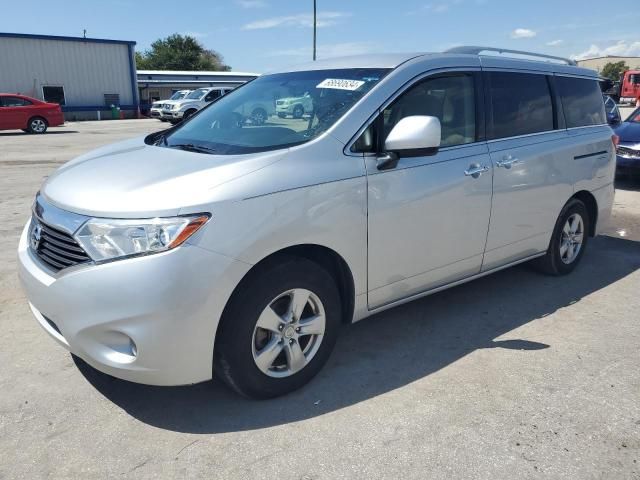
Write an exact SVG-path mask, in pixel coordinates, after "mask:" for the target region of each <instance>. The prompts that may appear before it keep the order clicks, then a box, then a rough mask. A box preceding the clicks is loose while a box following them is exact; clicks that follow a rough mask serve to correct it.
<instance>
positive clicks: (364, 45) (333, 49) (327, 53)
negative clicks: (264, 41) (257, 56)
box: [270, 42, 377, 59]
mask: <svg viewBox="0 0 640 480" xmlns="http://www.w3.org/2000/svg"><path fill="white" fill-rule="evenodd" d="M375 51H377V47H376V45H374V44H372V43H368V42H345V43H332V44H325V45H318V50H317V53H318V58H331V57H343V56H345V57H346V56H349V55H362V54H364V53H372V52H375ZM311 53H312V52H311V47H300V48H289V49H285V50H276V51H275V52H271V53H270V55H271V56H278V57H280V56H285V57H308V58H309V59H311Z"/></svg>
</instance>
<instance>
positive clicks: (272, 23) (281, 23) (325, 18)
mask: <svg viewBox="0 0 640 480" xmlns="http://www.w3.org/2000/svg"><path fill="white" fill-rule="evenodd" d="M350 15H351V14H350V13H345V12H318V15H317V20H316V24H317V26H318V28H320V27H330V26H331V25H335V24H336V23H338V21H339V20H340V19H341V18H344V17H348V16H350ZM277 27H313V15H311V14H307V13H302V14H299V15H287V16H285V17H273V18H265V19H263V20H256V21H255V22H251V23H247V24H246V25H244V26H243V27H242V29H243V30H260V29H265V28H277Z"/></svg>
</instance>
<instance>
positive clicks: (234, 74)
mask: <svg viewBox="0 0 640 480" xmlns="http://www.w3.org/2000/svg"><path fill="white" fill-rule="evenodd" d="M138 75H175V76H185V77H192V76H207V75H210V76H219V77H239V76H240V77H242V76H246V77H258V76H260V74H259V73H248V72H234V71H231V72H222V71H221V72H200V71H190V70H138Z"/></svg>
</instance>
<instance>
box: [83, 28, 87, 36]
mask: <svg viewBox="0 0 640 480" xmlns="http://www.w3.org/2000/svg"><path fill="white" fill-rule="evenodd" d="M82 38H87V29H86V28H85V29H84V30H82Z"/></svg>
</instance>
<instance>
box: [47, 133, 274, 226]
mask: <svg viewBox="0 0 640 480" xmlns="http://www.w3.org/2000/svg"><path fill="white" fill-rule="evenodd" d="M286 154H287V151H286V150H279V151H274V152H266V153H264V152H263V153H255V154H247V155H207V154H202V153H193V152H187V151H183V150H177V149H173V148H164V147H157V146H151V145H146V144H145V143H144V138H137V139H134V140H128V141H125V142H121V143H118V144H115V145H111V146H109V147H103V148H101V149H98V150H94V151H93V152H90V153H88V154H86V155H83V156H81V157H78V158H76V159H75V160H72V161H71V162H69V163H67V164H65V165H63V166H62V167H61V168H60V169H58V170H57V171H56V172H55V173H54V174H53V175H52V176H51V177H49V179H48V180H47V181H46V182H45V184H44V185H43V186H42V189H41V193H42V195H43V196H44V197H45V198H46V200H47V201H49V202H51V203H52V204H54V205H56V206H57V207H59V208H62V209H63V210H68V211H71V212H76V213H81V214H84V215H91V216H96V217H115V218H136V217H155V216H170V215H178V214H179V213H180V210H181V209H183V208H187V209H191V210H192V211H193V207H195V206H200V205H202V206H206V205H207V204H208V203H209V202H210V201H211V198H212V197H213V193H212V192H213V190H214V189H215V188H216V187H218V186H220V185H222V184H225V183H228V182H230V181H233V180H235V179H237V178H240V177H242V176H245V175H247V174H250V173H252V172H255V171H257V170H260V169H262V168H264V167H266V166H267V165H270V164H272V163H274V162H277V161H278V160H280V159H282V158H283V157H284V156H286Z"/></svg>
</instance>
